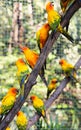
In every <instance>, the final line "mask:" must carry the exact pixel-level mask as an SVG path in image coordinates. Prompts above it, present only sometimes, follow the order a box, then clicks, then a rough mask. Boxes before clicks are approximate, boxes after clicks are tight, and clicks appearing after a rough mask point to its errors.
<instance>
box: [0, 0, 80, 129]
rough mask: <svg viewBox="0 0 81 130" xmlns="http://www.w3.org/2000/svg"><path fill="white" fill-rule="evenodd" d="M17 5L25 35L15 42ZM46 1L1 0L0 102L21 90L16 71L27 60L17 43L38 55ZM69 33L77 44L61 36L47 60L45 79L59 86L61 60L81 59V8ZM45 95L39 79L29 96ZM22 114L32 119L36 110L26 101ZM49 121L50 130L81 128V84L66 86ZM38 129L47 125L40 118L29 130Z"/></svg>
mask: <svg viewBox="0 0 81 130" xmlns="http://www.w3.org/2000/svg"><path fill="white" fill-rule="evenodd" d="M52 1H53V2H54V4H55V9H56V10H57V11H58V12H60V10H61V8H60V2H59V0H52ZM16 2H19V3H21V4H20V10H21V15H20V16H21V17H20V24H21V26H22V28H21V34H22V35H21V37H20V38H19V39H17V40H19V41H14V40H13V31H14V27H15V26H14V25H15V24H14V23H15V21H14V15H15V12H14V8H15V6H14V5H15V3H16ZM46 2H47V0H18V1H17V0H0V100H2V98H3V96H4V95H5V94H6V92H7V91H8V89H9V88H10V87H12V86H15V87H17V88H19V87H20V86H19V82H18V80H17V77H16V72H17V68H16V65H15V62H16V60H17V59H18V58H21V57H22V58H23V59H24V58H25V57H24V55H23V54H22V52H21V51H20V49H19V48H18V42H21V43H22V44H23V45H27V46H28V47H29V48H31V49H32V50H34V51H36V52H38V53H39V49H38V45H37V42H36V31H37V30H38V28H39V27H41V25H43V24H44V23H45V22H46V19H47V14H46V11H45V3H46ZM68 31H69V33H70V34H71V36H72V37H73V38H74V39H75V40H76V43H75V44H72V43H71V42H70V41H68V40H67V39H66V38H65V37H64V36H63V35H61V34H60V36H59V38H58V40H57V41H56V42H55V44H54V45H53V47H52V49H51V52H50V53H49V55H48V58H47V69H46V70H45V77H46V79H47V81H48V82H50V80H51V79H52V78H54V77H56V78H57V79H58V80H59V83H58V85H59V84H60V81H62V79H63V78H64V75H63V74H62V71H61V67H60V65H59V60H60V59H61V58H65V59H66V60H68V61H69V62H70V63H72V64H73V65H74V64H75V63H76V62H77V60H78V59H79V57H80V56H81V35H80V34H81V9H80V10H78V11H77V12H76V13H75V14H74V16H73V17H72V19H71V20H70V25H69V30H68ZM15 33H17V32H15ZM14 37H16V36H14ZM30 72H31V69H30ZM77 74H78V78H79V79H81V70H80V69H79V70H78V72H77ZM46 93H47V88H46V87H45V85H44V84H43V82H42V81H41V79H40V77H39V76H38V77H37V84H36V85H34V86H33V88H32V90H31V92H30V95H32V94H36V95H38V96H39V97H40V98H42V99H43V100H45V98H46ZM30 95H29V96H30ZM28 98H29V97H28ZM22 111H23V112H25V114H26V115H27V116H28V117H32V116H33V115H34V112H35V109H34V108H33V107H32V105H28V103H27V102H26V103H25V104H24V105H23V106H22ZM15 118H16V117H15ZM15 118H14V120H13V121H12V122H11V123H10V127H11V129H12V130H17V127H16V125H15ZM47 118H48V120H49V122H50V123H51V126H52V128H51V130H52V129H53V130H80V129H81V85H80V84H79V83H74V82H72V83H69V84H68V85H67V86H66V88H65V89H64V90H63V92H62V94H61V95H60V96H59V98H58V99H57V100H56V101H55V102H54V103H53V104H52V106H51V107H50V108H49V109H48V111H47ZM35 129H38V130H39V129H40V130H45V129H46V130H47V126H46V124H45V123H44V121H43V120H42V119H41V120H40V122H39V123H36V124H35V126H33V127H32V128H30V130H35Z"/></svg>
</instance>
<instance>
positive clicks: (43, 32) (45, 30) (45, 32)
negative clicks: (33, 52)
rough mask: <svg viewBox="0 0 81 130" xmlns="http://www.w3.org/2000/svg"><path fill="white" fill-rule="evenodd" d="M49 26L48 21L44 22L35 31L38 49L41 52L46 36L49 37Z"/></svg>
mask: <svg viewBox="0 0 81 130" xmlns="http://www.w3.org/2000/svg"><path fill="white" fill-rule="evenodd" d="M49 31H50V26H49V24H48V23H45V24H44V25H43V26H42V27H41V28H40V29H39V30H38V31H37V32H36V40H37V43H38V47H39V50H40V52H41V50H42V48H43V47H44V45H45V43H46V41H47V39H48V37H49Z"/></svg>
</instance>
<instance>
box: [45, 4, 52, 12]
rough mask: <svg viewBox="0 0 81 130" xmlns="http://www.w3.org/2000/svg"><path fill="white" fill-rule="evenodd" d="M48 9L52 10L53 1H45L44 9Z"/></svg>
mask: <svg viewBox="0 0 81 130" xmlns="http://www.w3.org/2000/svg"><path fill="white" fill-rule="evenodd" d="M50 10H54V3H53V2H47V4H46V11H47V12H49V11H50Z"/></svg>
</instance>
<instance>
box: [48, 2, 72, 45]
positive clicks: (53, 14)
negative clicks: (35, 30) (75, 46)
mask: <svg viewBox="0 0 81 130" xmlns="http://www.w3.org/2000/svg"><path fill="white" fill-rule="evenodd" d="M46 11H47V14H48V23H49V25H50V27H51V29H52V31H54V32H55V31H58V32H60V33H62V34H63V35H64V36H65V37H67V39H68V40H70V41H71V42H72V43H74V39H73V38H72V37H71V36H70V35H69V34H68V33H67V32H66V31H65V30H64V29H63V28H62V26H61V25H60V22H61V16H60V15H59V13H58V12H57V11H55V10H54V5H53V2H48V3H47V4H46ZM54 32H53V33H54ZM52 37H53V36H52Z"/></svg>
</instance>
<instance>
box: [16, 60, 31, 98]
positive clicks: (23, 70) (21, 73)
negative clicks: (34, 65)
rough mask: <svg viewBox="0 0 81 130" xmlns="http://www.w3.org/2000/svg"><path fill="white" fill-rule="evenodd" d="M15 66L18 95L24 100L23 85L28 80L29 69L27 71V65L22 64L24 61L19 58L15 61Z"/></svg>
mask: <svg viewBox="0 0 81 130" xmlns="http://www.w3.org/2000/svg"><path fill="white" fill-rule="evenodd" d="M16 66H17V69H18V71H17V73H16V75H17V77H18V80H19V83H20V89H21V90H20V95H21V98H22V99H23V98H24V84H25V81H27V79H28V76H29V69H28V66H27V64H26V63H25V62H24V60H23V59H22V58H19V59H18V60H17V61H16Z"/></svg>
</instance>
